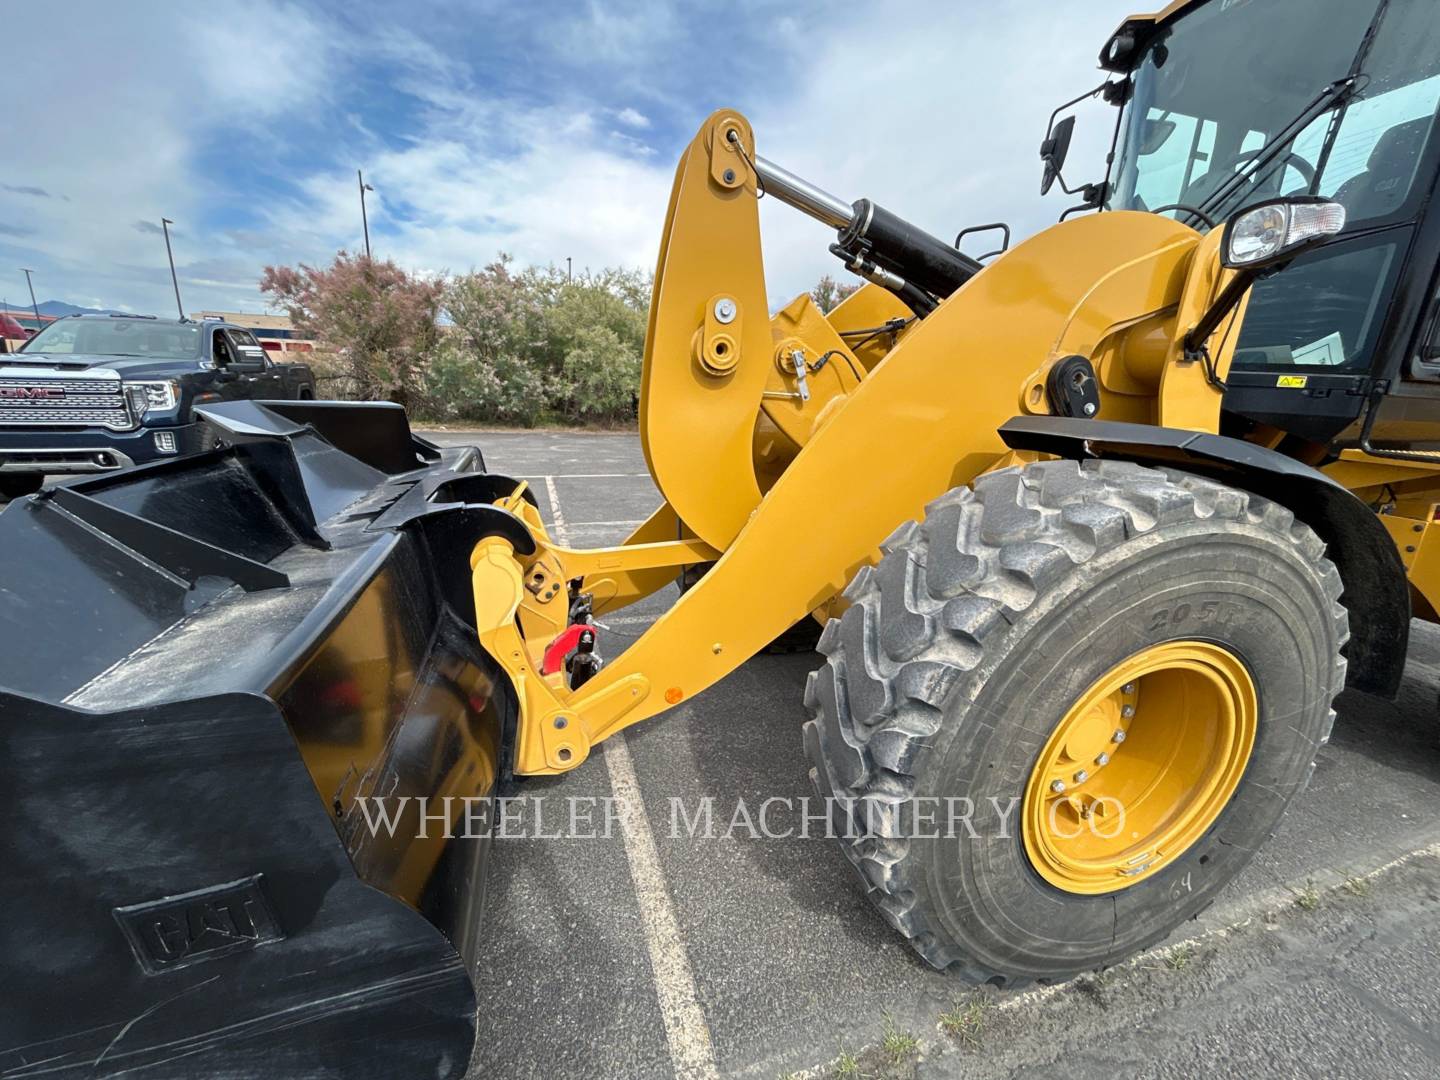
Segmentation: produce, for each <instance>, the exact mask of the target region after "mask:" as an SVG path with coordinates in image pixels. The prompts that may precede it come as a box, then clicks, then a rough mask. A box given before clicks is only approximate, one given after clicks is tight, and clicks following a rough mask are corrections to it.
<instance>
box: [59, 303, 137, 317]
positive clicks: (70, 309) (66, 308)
mask: <svg viewBox="0 0 1440 1080" xmlns="http://www.w3.org/2000/svg"><path fill="white" fill-rule="evenodd" d="M40 314H41V315H54V316H55V317H56V318H59V317H60V316H62V315H118V314H120V312H117V311H115V310H113V309H110V308H93V307H76V306H75V305H74V304H67V303H65V301H63V300H46V301H45V302H44V303H43V304H41V305H40Z"/></svg>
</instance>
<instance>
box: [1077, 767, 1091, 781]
mask: <svg viewBox="0 0 1440 1080" xmlns="http://www.w3.org/2000/svg"><path fill="white" fill-rule="evenodd" d="M1089 779H1090V774H1089V773H1088V772H1086V771H1085V770H1084V769H1081V770H1080V771H1079V772H1077V773H1076V774H1075V783H1077V784H1083V783H1084V782H1085V781H1086V780H1089Z"/></svg>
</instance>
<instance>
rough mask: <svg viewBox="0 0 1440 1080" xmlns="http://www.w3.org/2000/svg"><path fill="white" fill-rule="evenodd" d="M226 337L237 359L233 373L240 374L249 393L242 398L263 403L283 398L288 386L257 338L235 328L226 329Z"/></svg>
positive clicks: (233, 364)
mask: <svg viewBox="0 0 1440 1080" xmlns="http://www.w3.org/2000/svg"><path fill="white" fill-rule="evenodd" d="M225 335H226V337H227V338H228V339H229V342H230V348H231V353H232V355H233V356H234V358H235V359H234V360H233V361H232V363H231V367H232V370H234V371H235V372H237V373H238V374H239V375H240V378H241V381H242V383H243V384H244V387H245V391H244V392H243V393H241V394H239V395H238V396H240V397H247V398H251V399H254V400H260V401H263V400H266V399H270V398H283V397H284V396H285V385H284V380H283V378H282V377H281V373H280V371H279V370H278V369H277V368H276V367H275V365H274V364H272V363H271V362H270V357H269V356H268V355H267V354H266V352H265V350H264V349H262V348H261V347H260V343H259V342H258V341H256V340H255V337H254V335H253V334H251V333H250V332H249V331H248V330H239V329H236V328H235V327H231V328H230V329H228V330H226V331H225Z"/></svg>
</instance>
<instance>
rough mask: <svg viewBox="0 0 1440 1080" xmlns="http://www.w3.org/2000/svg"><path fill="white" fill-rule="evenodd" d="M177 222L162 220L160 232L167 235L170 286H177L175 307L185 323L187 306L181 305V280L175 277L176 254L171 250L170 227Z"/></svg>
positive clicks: (166, 253) (166, 254)
mask: <svg viewBox="0 0 1440 1080" xmlns="http://www.w3.org/2000/svg"><path fill="white" fill-rule="evenodd" d="M174 224H175V222H173V221H171V220H170V219H169V218H165V217H162V218H161V219H160V231H161V232H163V233H164V234H165V257H166V258H167V259H169V260H170V284H171V285H174V286H175V306H176V307H177V308H178V309H179V311H180V321H181V322H184V321H185V305H184V304H182V303H180V279H179V278H178V277H176V276H175V253H174V252H172V251H171V250H170V226H171V225H174Z"/></svg>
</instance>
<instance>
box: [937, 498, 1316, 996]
mask: <svg viewBox="0 0 1440 1080" xmlns="http://www.w3.org/2000/svg"><path fill="white" fill-rule="evenodd" d="M1329 612H1330V602H1329V600H1328V598H1327V596H1326V594H1325V590H1324V586H1323V582H1322V580H1321V577H1320V573H1319V570H1318V568H1317V567H1315V566H1312V565H1309V564H1307V563H1306V562H1305V561H1304V559H1303V557H1302V556H1301V555H1300V553H1299V552H1298V550H1297V549H1296V547H1295V545H1293V544H1292V543H1290V542H1289V541H1288V538H1285V537H1280V536H1276V535H1275V534H1274V533H1273V532H1272V531H1270V530H1268V529H1267V528H1266V527H1264V526H1263V525H1262V524H1260V523H1234V524H1233V525H1231V526H1230V527H1228V528H1226V529H1225V530H1223V531H1217V530H1215V529H1214V528H1213V526H1211V525H1210V524H1208V523H1207V522H1205V521H1203V520H1202V521H1194V522H1190V523H1186V524H1183V525H1180V526H1171V527H1165V526H1160V527H1157V528H1156V529H1155V530H1153V531H1152V532H1151V533H1149V534H1144V535H1142V536H1139V537H1135V538H1132V539H1131V540H1129V541H1127V542H1125V543H1122V544H1120V545H1118V546H1117V547H1116V548H1114V549H1112V550H1110V551H1108V552H1105V553H1102V554H1100V555H1097V556H1096V557H1095V558H1094V559H1092V560H1091V561H1089V562H1086V563H1084V564H1081V565H1079V566H1077V567H1076V568H1075V569H1074V571H1073V572H1071V573H1070V574H1068V575H1067V576H1066V577H1065V578H1064V579H1062V580H1061V581H1060V582H1058V583H1057V584H1056V585H1055V586H1054V587H1052V588H1050V589H1049V590H1047V591H1046V593H1045V594H1044V595H1041V596H1037V598H1036V600H1035V603H1034V604H1033V605H1032V606H1031V607H1030V608H1029V609H1028V610H1027V611H1026V612H1024V614H1023V615H1021V616H1020V617H1019V618H1018V619H1017V620H1016V625H1015V626H1014V627H1013V628H1011V630H1010V631H1009V632H1008V634H1007V638H1008V640H1007V641H1006V642H1005V643H1004V647H1003V648H1001V649H998V650H996V652H997V654H998V655H999V656H1000V657H1002V659H1000V660H998V661H997V662H996V664H995V665H994V666H993V668H989V669H986V670H982V671H980V672H978V673H977V674H978V676H979V677H978V678H976V679H974V680H967V684H968V686H969V688H970V690H971V692H973V694H974V696H973V699H970V700H963V693H964V691H962V692H961V694H960V695H957V696H959V697H962V700H951V701H949V702H947V703H946V705H945V711H946V712H947V713H951V712H953V711H956V710H963V711H964V712H965V713H966V714H967V715H966V717H965V719H964V722H955V717H953V716H947V718H946V722H945V723H943V724H942V725H941V731H940V734H939V735H938V736H937V739H936V746H935V750H936V752H935V753H933V754H929V755H926V759H927V764H926V766H925V767H923V768H922V769H921V770H920V771H919V772H918V773H917V775H916V778H915V779H916V785H915V795H916V796H917V797H926V796H933V797H936V798H938V799H940V800H944V799H947V798H962V797H963V798H967V799H969V800H971V802H972V803H973V805H974V806H975V807H976V813H975V820H974V826H975V830H976V832H977V833H978V834H979V835H978V836H976V837H973V838H972V837H970V836H968V834H965V833H962V834H961V836H960V837H959V838H958V839H926V840H917V841H914V843H915V844H917V845H918V846H917V849H916V852H915V853H916V854H917V855H918V856H919V858H920V861H921V864H922V873H921V874H920V875H919V880H918V882H917V884H918V885H919V887H920V888H922V889H925V890H927V891H929V892H930V893H931V895H930V896H929V897H926V898H923V902H924V903H925V904H926V905H927V906H928V907H930V908H931V910H933V911H934V912H935V913H936V915H937V918H938V920H939V922H940V924H941V927H942V928H943V929H944V930H945V931H946V932H947V933H948V934H950V935H953V936H954V938H955V939H956V940H957V942H960V943H961V944H962V947H963V949H964V951H966V952H967V953H970V954H972V955H975V956H977V957H979V958H981V959H982V960H983V961H984V962H985V963H987V964H988V965H989V966H991V967H994V968H996V969H998V970H1007V971H1015V972H1017V973H1025V972H1034V973H1036V974H1037V975H1038V974H1045V975H1048V976H1049V977H1052V978H1053V977H1055V972H1056V971H1057V969H1059V970H1073V971H1074V972H1079V971H1083V970H1089V969H1092V968H1095V967H1097V966H1101V965H1103V964H1105V963H1107V962H1109V961H1110V959H1111V958H1112V957H1119V956H1123V955H1126V954H1128V953H1130V952H1133V951H1135V950H1137V949H1140V948H1144V947H1146V946H1147V945H1148V944H1150V943H1153V942H1154V941H1155V940H1158V939H1159V938H1161V937H1163V936H1164V935H1165V934H1166V932H1167V931H1168V930H1169V929H1170V928H1171V927H1173V926H1174V925H1175V923H1176V922H1177V921H1179V920H1180V919H1183V918H1186V917H1188V916H1190V915H1193V914H1194V913H1196V912H1197V911H1199V910H1200V909H1201V908H1203V907H1204V906H1205V905H1207V904H1208V903H1209V901H1210V900H1211V899H1212V898H1213V895H1214V893H1215V892H1216V891H1217V890H1218V889H1219V888H1220V887H1221V886H1223V885H1224V884H1225V883H1226V882H1228V881H1229V880H1230V879H1231V878H1232V877H1233V876H1234V875H1235V874H1236V873H1238V871H1239V870H1240V869H1241V868H1242V867H1243V866H1244V864H1245V862H1246V861H1248V859H1249V858H1250V856H1251V855H1252V854H1253V853H1254V851H1255V849H1256V848H1257V847H1258V846H1259V845H1260V844H1262V843H1263V842H1264V841H1265V840H1266V839H1267V838H1268V837H1269V835H1270V832H1271V830H1272V829H1273V828H1274V826H1275V823H1276V821H1277V820H1278V819H1279V817H1280V816H1281V814H1282V813H1283V811H1284V809H1285V807H1286V805H1287V804H1288V803H1289V801H1290V798H1291V797H1292V795H1293V794H1294V793H1295V792H1296V791H1297V790H1299V789H1300V788H1301V787H1303V785H1304V783H1305V781H1306V780H1307V779H1308V777H1309V772H1310V769H1311V767H1312V766H1311V762H1312V761H1313V757H1314V753H1315V751H1316V749H1317V748H1318V747H1319V746H1320V745H1321V743H1322V742H1323V741H1324V738H1325V736H1326V734H1327V732H1328V724H1329V716H1330V698H1331V696H1332V692H1333V687H1332V685H1331V682H1332V679H1333V671H1334V664H1335V653H1336V650H1337V648H1338V642H1336V641H1335V640H1334V630H1333V625H1332V620H1331V618H1330V615H1329ZM1177 640H1203V641H1210V642H1213V643H1215V644H1218V645H1221V646H1224V647H1226V648H1227V649H1229V650H1230V651H1232V652H1234V653H1235V654H1236V655H1238V656H1239V657H1240V659H1241V660H1242V661H1243V662H1244V663H1245V665H1246V666H1247V668H1248V669H1249V671H1250V674H1251V677H1252V679H1253V680H1254V682H1255V685H1256V687H1257V690H1258V693H1259V706H1260V707H1259V715H1258V723H1257V730H1256V738H1255V745H1254V749H1253V752H1252V754H1251V757H1250V760H1249V762H1248V764H1247V766H1246V769H1245V772H1244V775H1243V777H1242V779H1241V782H1240V784H1239V786H1238V787H1237V789H1236V791H1235V794H1234V795H1233V797H1232V798H1231V800H1230V802H1229V803H1228V804H1227V805H1226V807H1225V809H1224V810H1223V811H1222V812H1221V814H1220V815H1219V816H1218V818H1217V819H1216V821H1215V822H1214V823H1213V825H1212V826H1211V828H1210V829H1209V830H1207V832H1206V834H1205V835H1204V836H1203V837H1202V838H1201V839H1200V840H1198V841H1197V842H1195V843H1194V844H1193V845H1192V846H1191V847H1190V848H1189V849H1188V850H1187V851H1186V852H1185V853H1184V854H1183V855H1182V856H1180V857H1179V858H1177V859H1175V860H1174V861H1173V862H1172V863H1171V864H1170V865H1169V866H1167V867H1165V868H1164V869H1162V870H1161V871H1159V872H1158V873H1156V874H1154V875H1152V876H1150V877H1148V878H1145V879H1143V880H1141V881H1139V882H1137V883H1135V884H1133V885H1131V886H1129V887H1128V888H1123V889H1120V890H1117V891H1115V892H1112V893H1107V894H1103V895H1098V896H1089V895H1079V894H1073V893H1066V892H1062V891H1061V890H1059V889H1057V888H1056V887H1055V886H1053V885H1051V884H1050V883H1049V882H1047V881H1045V880H1044V879H1043V878H1042V877H1041V876H1040V875H1039V874H1038V873H1037V872H1036V871H1035V869H1034V868H1033V866H1032V865H1031V864H1030V861H1029V858H1028V856H1027V854H1026V851H1025V847H1024V843H1023V839H1022V836H1021V828H1022V826H1021V817H1022V813H1021V808H1020V807H1021V804H1020V801H1019V800H1021V799H1022V798H1023V796H1024V793H1025V787H1026V784H1027V782H1028V780H1029V777H1030V774H1031V771H1032V769H1033V768H1034V766H1035V763H1036V761H1037V759H1038V756H1039V754H1040V752H1041V750H1042V748H1043V747H1044V745H1045V743H1046V741H1047V740H1048V739H1049V737H1050V734H1051V733H1052V732H1053V730H1054V728H1055V726H1056V724H1058V723H1059V721H1060V719H1061V718H1062V717H1063V716H1064V715H1065V714H1066V712H1067V711H1068V709H1069V708H1070V706H1071V705H1072V704H1073V703H1074V702H1075V700H1076V699H1077V698H1078V697H1079V696H1080V695H1081V694H1082V693H1083V692H1084V691H1085V689H1086V688H1088V687H1089V686H1090V685H1092V684H1093V683H1094V682H1095V681H1096V680H1098V679H1099V678H1100V677H1101V676H1102V675H1104V674H1105V673H1106V672H1107V671H1109V670H1110V669H1111V668H1113V667H1114V666H1115V665H1116V664H1118V663H1120V662H1121V661H1123V660H1125V659H1127V658H1128V657H1131V656H1133V655H1135V654H1136V653H1137V652H1139V651H1141V650H1142V649H1144V648H1147V647H1149V646H1152V645H1157V644H1161V643H1163V642H1167V641H1177ZM1012 799H1013V800H1015V802H1013V804H1012V803H1011V802H1010V800H1012ZM991 800H996V801H994V802H992V801H991ZM941 805H946V804H945V803H943V802H942V803H941ZM1007 805H1012V806H1013V810H1012V811H1011V812H1010V814H1009V816H1008V827H1007V826H1006V825H1005V823H1004V822H1003V821H1002V820H1001V818H1000V815H1001V810H1002V809H1003V807H1005V806H1007Z"/></svg>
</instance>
